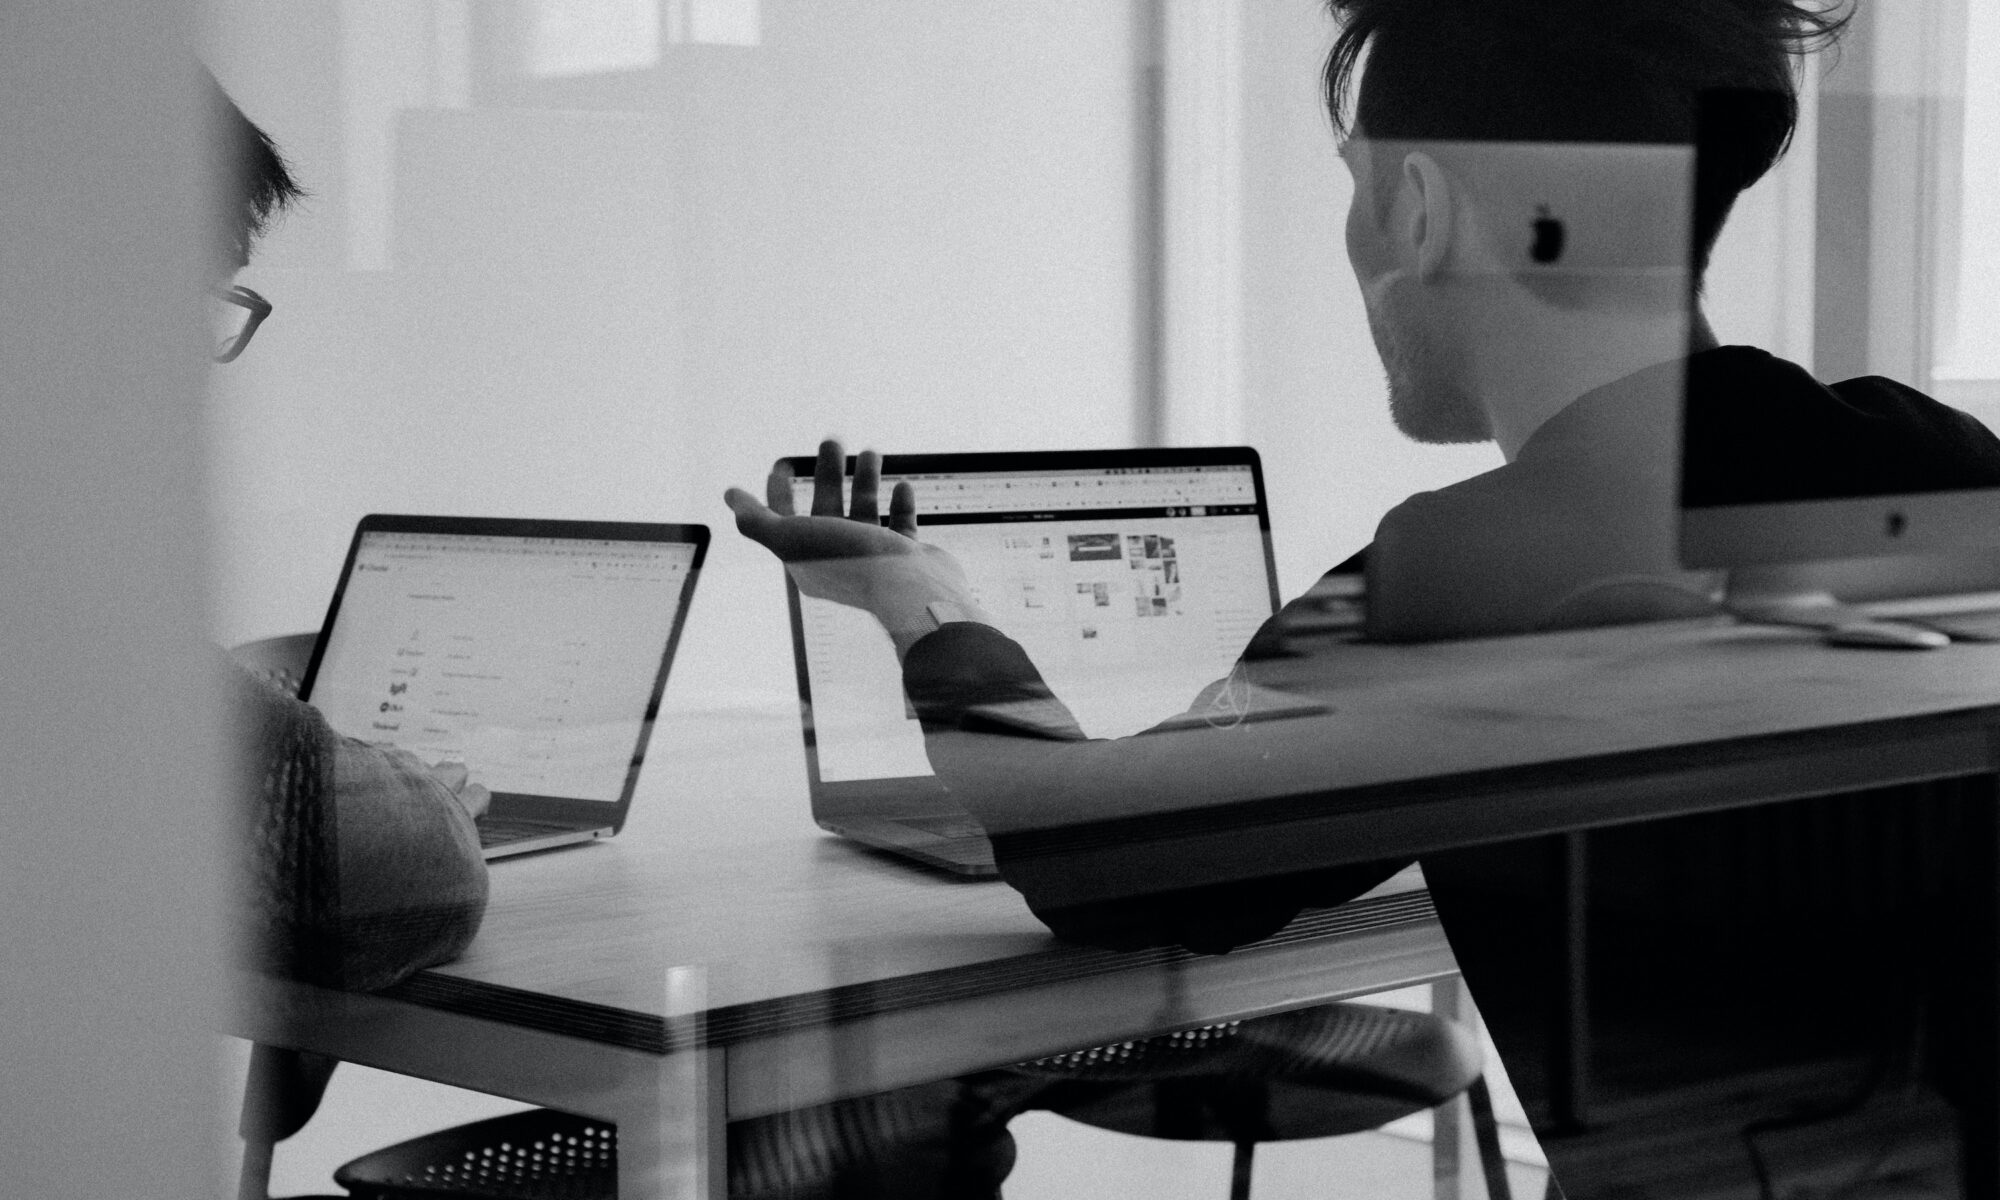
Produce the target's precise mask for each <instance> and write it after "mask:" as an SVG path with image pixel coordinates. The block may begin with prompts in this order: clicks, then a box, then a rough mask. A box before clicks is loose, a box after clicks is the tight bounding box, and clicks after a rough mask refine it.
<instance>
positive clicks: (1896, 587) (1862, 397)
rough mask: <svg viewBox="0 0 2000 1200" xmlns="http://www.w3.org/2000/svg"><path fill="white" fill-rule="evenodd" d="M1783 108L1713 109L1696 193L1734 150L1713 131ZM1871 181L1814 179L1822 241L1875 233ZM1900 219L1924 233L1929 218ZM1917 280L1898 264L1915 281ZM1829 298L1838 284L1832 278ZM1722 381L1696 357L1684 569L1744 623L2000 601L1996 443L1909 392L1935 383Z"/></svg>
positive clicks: (1826, 174)
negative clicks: (1996, 596)
mask: <svg viewBox="0 0 2000 1200" xmlns="http://www.w3.org/2000/svg"><path fill="white" fill-rule="evenodd" d="M1776 103H1782V98H1779V97H1776V96H1774V95H1773V94H1769V93H1755V92H1740V91H1738V92H1718V93H1713V94H1710V95H1707V96H1705V97H1704V100H1703V104H1702V109H1701V116H1700V121H1699V124H1698V128H1697V137H1696V154H1695V170H1696V181H1697V182H1696V190H1697V193H1698V194H1702V193H1706V192H1707V191H1709V190H1710V188H1711V184H1712V182H1713V180H1714V178H1715V176H1716V174H1717V173H1719V172H1726V171H1727V170H1728V169H1729V164H1728V157H1727V156H1728V151H1727V149H1726V142H1727V139H1726V137H1719V136H1718V132H1719V131H1724V130H1727V129H1728V128H1730V126H1731V125H1732V124H1740V123H1741V122H1742V120H1743V119H1744V117H1745V113H1746V111H1747V110H1749V109H1753V108H1754V107H1756V106H1759V105H1769V104H1776ZM1867 182H1868V180H1867V179H1866V178H1860V179H1854V180H1844V181H1843V180H1842V179H1840V178H1839V175H1838V173H1837V172H1830V171H1828V170H1822V171H1821V172H1820V192H1819V196H1818V206H1819V209H1820V216H1819V219H1818V221H1817V226H1818V231H1819V233H1820V236H1821V237H1827V236H1828V235H1829V233H1830V232H1831V231H1833V230H1839V229H1848V230H1852V229H1855V228H1865V227H1867V226H1868V225H1869V223H1870V220H1871V218H1870V216H1869V206H1870V205H1871V204H1876V203H1879V199H1880V198H1879V197H1878V196H1874V195H1871V193H1870V190H1869V189H1868V188H1867V187H1865V186H1864V185H1865V184H1866V183H1867ZM1830 184H1831V186H1830ZM1906 215H1907V218H1908V219H1909V220H1926V219H1929V214H1926V213H1924V212H1921V211H1916V212H1911V213H1909V214H1906ZM1932 241H1934V239H1928V238H1918V239H1915V240H1914V244H1915V245H1917V246H1924V245H1927V244H1929V243H1931V242H1932ZM1846 249H1847V251H1848V252H1850V256H1851V255H1858V256H1859V258H1860V259H1861V260H1862V263H1863V264H1864V265H1860V266H1858V267H1857V269H1859V270H1863V271H1866V270H1869V269H1870V268H1868V267H1867V266H1866V265H1865V262H1866V260H1867V259H1868V258H1869V256H1870V249H1871V248H1870V247H1869V246H1868V245H1865V244H1863V245H1850V246H1847V247H1846ZM1878 257H1879V256H1878ZM1822 261H1824V259H1822ZM1923 265H1924V264H1921V263H1909V264H1904V266H1905V267H1906V268H1908V269H1909V274H1910V275H1911V276H1912V277H1915V278H1922V277H1923V275H1924V272H1923V271H1922V270H1920V269H1917V268H1920V267H1922V266H1923ZM1819 286H1820V287H1821V288H1822V289H1824V288H1826V287H1828V286H1835V284H1834V281H1830V280H1828V279H1826V278H1822V279H1820V280H1819ZM1928 302H1929V298H1928V296H1918V297H1912V298H1910V301H1909V303H1910V304H1912V305H1922V304H1927V303H1928ZM1967 316H1969V314H1960V319H1961V320H1962V321H1963V320H1965V319H1966V318H1967ZM1992 316H2000V314H1989V317H1992ZM1862 332H1864V333H1865V332H1866V331H1865V329H1864V330H1863V331H1862ZM1819 333H1820V336H1821V337H1822V338H1823V339H1824V338H1825V337H1827V336H1829V331H1828V330H1826V329H1821V330H1820V331H1819ZM1843 373H1844V372H1843ZM1717 378H1718V377H1717V375H1716V374H1715V373H1714V372H1712V371H1707V372H1705V371H1704V359H1703V356H1702V355H1701V354H1699V353H1695V354H1691V355H1690V357H1689V367H1688V373H1687V381H1686V389H1687V390H1686V395H1685V398H1684V404H1683V409H1682V412H1683V417H1682V426H1681V439H1680V440H1681V446H1680V455H1681V479H1680V488H1679V556H1680V560H1681V562H1682V564H1683V565H1684V566H1686V567H1689V568H1693V569H1701V568H1726V569H1727V571H1728V589H1727V603H1728V605H1729V606H1730V607H1731V608H1732V609H1733V610H1734V611H1736V612H1738V613H1739V614H1740V615H1745V616H1752V617H1767V618H1773V619H1784V617H1785V616H1787V615H1790V616H1793V617H1799V616H1801V615H1803V616H1804V618H1805V619H1804V620H1802V621H1801V623H1806V624H1826V623H1829V620H1830V618H1829V617H1828V616H1827V615H1826V614H1831V613H1837V612H1838V611H1839V610H1838V609H1837V608H1829V607H1827V606H1829V605H1832V604H1833V603H1834V601H1835V600H1836V599H1838V600H1839V601H1845V602H1850V603H1851V602H1860V601H1873V600H1882V599H1890V598H1897V597H1905V596H1916V595H1927V594H1939V593H1948V592H1973V591H1995V590H2000V441H1996V440H1995V439H1994V435H1993V433H1992V431H1989V430H1988V429H1987V428H1986V426H1985V425H1984V424H1983V423H1981V422H1980V421H1978V420H1977V419H1976V418H1974V417H1972V416H1970V415H1968V414H1966V413H1963V412H1959V411H1957V410H1955V409H1950V408H1946V407H1944V406H1941V405H1937V404H1935V402H1933V401H1932V400H1931V399H1930V398H1929V397H1928V396H1925V395H1923V394H1922V392H1921V391H1919V390H1917V389H1916V388H1912V387H1910V386H1908V384H1909V383H1911V382H1914V383H1915V384H1916V385H1917V387H1918V388H1921V387H1922V386H1924V385H1925V383H1926V382H1927V381H1925V380H1921V379H1919V380H1914V381H1892V380H1887V379H1883V378H1880V377H1879V376H1864V377H1862V378H1858V379H1854V380H1848V381H1835V380H1823V381H1821V382H1822V383H1825V384H1830V385H1832V386H1831V388H1830V390H1829V391H1827V392H1825V393H1823V394H1821V395H1818V396H1810V395H1800V394H1795V393H1794V392H1793V390H1792V389H1791V388H1790V387H1789V385H1787V386H1785V387H1784V388H1783V389H1782V390H1776V389H1774V390H1765V389H1761V388H1759V387H1758V386H1755V385H1752V384H1746V383H1743V382H1741V381H1731V382H1727V383H1724V384H1722V385H1721V386H1718V384H1717ZM1771 378H1773V379H1776V378H1778V376H1776V375H1773V376H1772V377H1771ZM1800 378H1801V379H1803V377H1802V376H1801V377H1800ZM1807 382H1809V381H1807ZM1753 412H1754V413H1757V414H1760V415H1757V416H1750V415H1748V414H1751V413H1753Z"/></svg>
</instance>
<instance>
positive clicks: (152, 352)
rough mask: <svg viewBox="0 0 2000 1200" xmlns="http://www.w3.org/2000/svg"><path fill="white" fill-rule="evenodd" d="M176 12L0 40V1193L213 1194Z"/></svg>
mask: <svg viewBox="0 0 2000 1200" xmlns="http://www.w3.org/2000/svg"><path fill="white" fill-rule="evenodd" d="M188 16H189V14H188V12H187V10H186V9H185V8H184V7H183V6H182V5H181V4H179V3H173V2H171V0H166V2H163V0H74V2H72V3H65V4H61V5H25V6H24V5H14V6H10V7H9V9H8V10H7V12H6V14H5V15H4V16H0V110H4V111H5V112H7V113H8V114H9V117H8V119H7V121H6V122H5V123H4V125H0V162H4V163H5V164H6V168H5V170H4V171H0V310H4V311H5V313H6V320H5V322H4V323H0V395H4V396H5V397H6V409H5V411H6V422H5V434H4V436H0V512H4V513H5V514H6V528H5V533H4V534H0V547H4V551H5V559H6V562H5V566H4V568H0V729H4V734H0V737H4V748H0V824H4V827H5V830H6V833H5V836H4V838H0V911H4V912H5V913H6V920H5V921H4V923H0V963H4V969H0V1080H4V1081H5V1082H4V1085H3V1086H0V1130H4V1131H5V1136H4V1138H0V1180H4V1181H5V1182H4V1183H0V1189H4V1190H5V1192H6V1193H7V1194H8V1195H10V1196H35V1197H51V1198H58V1200H60V1198H64V1197H76V1198H77V1200H101V1198H102V1197H123V1196H142V1195H145V1196H151V1195H158V1196H201V1195H208V1194H213V1193H214V1191H215V1187H216V1182H217V1179H216V1175H215V1167H216V1163H215V1160H214V1157H213V1154H212V1149H213V1145H214V1143H213V1140H212V1137H211V1135H210V1131H211V1129H212V1127H213V1123H214V1119H215V1118H214V1112H215V1108H216V1106H217V1105H218V1104H219V1103H220V1096H219V1091H218V1089H217V1087H216V1079H215V1074H214V1070H213V1060H212V1044H211V1040H210V1037H209V1036H208V1034H207V1033H206V1030H207V1029H209V1028H210V1027H212V1024H213V1023H214V1021H215V1020H216V1006H217V1003H218V1002H219V1000H220V999H221V997H220V996H218V995H216V994H214V993H213V992H212V991H211V986H212V982H213V980H214V978H215V975H216V972H215V971H214V969H213V967H214V964H215V962H216V957H215V955H214V947H213V943H212V937H211V935H212V932H213V926H214V921H213V917H214V913H213V908H214V903H215V900H216V897H215V896H213V895H211V894H210V892H209V890H208V888H207V886H206V883H207V881H209V880H212V879H213V878H214V877H215V874H216V863H217V860H218V855H217V853H216V851H217V847H216V846H215V845H214V843H213V839H214V837H215V834H216V831H217V830H218V828H219V824H220V822H219V813H220V811H221V796H222V793H221V792H220V790H219V789H218V788H217V786H216V778H215V771H214V768H215V759H216V750H217V746H218V739H217V737H216V729H215V723H214V721H213V719H212V712H211V709H212V705H213V702H214V697H213V695H212V691H211V684H212V680H211V678H210V676H209V674H208V667H209V665H210V661H211V660H210V658H209V656H208V655H207V654H205V653H203V648H202V646H201V625H202V623H203V620H204V613H203V611H202V605H203V584H204V582H205V575H206V571H205V563H204V558H203V552H202V529H201V521H200V517H199V508H198V506H199V502H200V488H199V485H198V480H199V477H200V452H201V445H200V442H199V440H198V427H197V419H196V418H197V413H198V410H199V397H200V389H201V386H202V379H203V375H204V369H205V366H206V363H205V360H204V358H203V351H204V350H205V348H206V347H205V342H204V334H203V331H202V328H201V318H200V309H199V298H200V291H199V285H200V276H199V273H198V271H197V269H196V265H197V261H198V257H197V256H198V253H199V252H200V250H201V249H202V248H203V246H204V244H205V243H204V242H203V240H202V238H203V237H204V236H205V234H206V231H207V226H206V224H203V223H198V222H197V221H196V214H197V213H198V212H199V207H198V203H199V202H198V195H197V192H196V189H195V180H196V174H195V171H194V163H195V160H196V154H195V150H196V147H197V146H198V145H199V143H198V141H197V140H196V139H197V132H196V113H197V110H196V109H195V107H194V101H195V93H194V83H195V76H194V72H193V64H192V63H191V61H190V60H189V58H188V56H187V54H186V51H185V49H184V47H185V45H186V32H187V26H186V21H187V19H188Z"/></svg>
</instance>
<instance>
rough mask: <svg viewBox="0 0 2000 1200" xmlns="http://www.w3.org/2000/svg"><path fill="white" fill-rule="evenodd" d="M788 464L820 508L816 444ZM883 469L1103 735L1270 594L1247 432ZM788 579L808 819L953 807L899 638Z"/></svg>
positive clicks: (1153, 704) (924, 529)
mask: <svg viewBox="0 0 2000 1200" xmlns="http://www.w3.org/2000/svg"><path fill="white" fill-rule="evenodd" d="M791 466H792V471H793V475H794V483H793V487H794V504H795V506H796V510H797V511H799V512H808V511H810V510H811V501H812V473H813V462H812V459H810V458H795V459H792V460H791ZM853 469H854V463H853V460H852V459H850V460H849V462H848V471H849V473H850V474H851V473H852V471H853ZM882 474H883V481H884V489H883V490H884V494H885V495H886V494H887V491H888V489H889V487H890V486H891V485H892V484H893V482H894V481H898V480H907V481H909V483H910V484H911V485H912V486H913V487H914V488H915V489H916V493H917V513H918V523H919V529H920V534H919V536H921V537H922V539H923V540H924V541H926V542H930V543H932V544H934V545H938V546H941V547H943V548H944V549H946V550H949V551H950V552H951V553H952V554H953V556H955V557H956V558H957V559H958V561H959V562H960V564H961V565H963V566H964V568H965V572H966V578H967V581H968V582H969V583H970V585H971V587H972V590H973V593H974V594H975V596H976V597H977V599H978V601H979V604H980V606H981V607H982V608H983V609H985V611H986V612H987V613H989V614H991V615H992V616H993V618H994V619H995V621H996V622H997V623H998V624H999V627H1000V628H1001V630H1002V631H1003V632H1005V633H1006V634H1007V635H1008V636H1010V637H1012V638H1014V639H1015V640H1016V641H1018V642H1020V643H1021V644H1022V646H1023V647H1024V648H1026V650H1027V651H1028V654H1029V656H1030V657H1031V658H1033V660H1034V662H1035V664H1036V665H1037V666H1038V667H1040V668H1041V670H1042V672H1043V674H1044V676H1045V677H1046V678H1047V680H1048V682H1049V685H1050V686H1051V687H1052V688H1054V689H1055V692H1056V694H1057V695H1059V696H1061V697H1062V698H1063V699H1064V701H1066V702H1067V703H1068V704H1069V705H1070V708H1071V711H1072V712H1073V713H1074V715H1075V716H1076V718H1077V720H1078V722H1079V723H1080V724H1081V725H1082V726H1083V728H1084V730H1085V731H1086V732H1087V733H1090V734H1091V735H1093V736H1102V737H1118V736H1123V735H1126V734H1130V733H1136V732H1138V731H1139V730H1142V729H1145V728H1147V727H1149V726H1151V725H1153V724H1155V723H1157V722H1159V721H1161V720H1164V719H1166V718H1168V717H1170V716H1173V715H1175V714H1177V713H1179V712H1181V711H1182V710H1183V709H1184V708H1185V707H1186V705H1187V704H1188V703H1189V702H1190V701H1191V700H1193V699H1194V696H1195V694H1196V693H1197V692H1198V691H1199V690H1200V689H1201V688H1202V687H1203V686H1205V685H1207V684H1208V683H1211V682H1213V681H1214V680H1216V679H1219V678H1221V677H1223V676H1225V675H1227V674H1228V673H1229V671H1230V669H1231V667H1232V666H1233V665H1234V663H1235V661H1236V659H1237V657H1238V656H1239V655H1240V654H1241V653H1242V651H1243V647H1244V645H1245V644H1246V643H1247V642H1248V641H1249V640H1250V638H1251V635H1252V634H1254V633H1255V632H1256V631H1257V629H1258V627H1259V626H1260V625H1262V624H1263V622H1264V621H1265V620H1266V619H1267V618H1269V617H1270V616H1271V614H1272V613H1273V612H1275V611H1277V605H1278V577H1277V567H1276V564H1275V562H1274V560H1273V556H1272V553H1271V538H1270V517H1269V513H1268V511H1267V509H1266V507H1265V498H1264V479H1263V469H1262V466H1261V464H1260V463H1259V460H1258V458H1257V452H1256V451H1254V450H1251V449H1249V448H1248V447H1221V448H1201V449H1179V450H1086V451H1046V452H1029V453H1008V454H910V455H890V456H888V457H886V458H885V459H884V460H883V467H882ZM885 507H886V506H885ZM786 590H787V593H788V596H789V600H790V607H791V621H792V646H793V651H794V659H795V662H796V665H797V669H798V682H799V702H800V707H801V710H802V713H803V717H804V729H805V747H806V770H807V776H808V779H809V781H810V786H811V792H812V801H813V816H814V818H815V819H816V820H818V821H819V822H820V823H822V824H827V823H837V822H838V821H839V820H840V819H842V818H844V817H852V816H866V817H889V818H894V817H897V816H923V815H932V814H937V813H939V812H951V811H955V810H956V808H957V806H956V805H955V804H953V803H952V801H951V799H950V795H949V793H948V792H947V791H946V789H945V787H944V785H943V784H942V783H941V782H939V780H938V779H937V777H936V776H935V775H934V774H933V773H932V772H931V769H930V762H929V759H928V758H927V757H926V755H925V752H924V742H923V733H922V730H921V729H920V728H919V726H918V724H917V721H916V719H915V714H914V713H913V712H912V711H911V710H910V707H909V704H908V701H907V700H906V699H905V698H904V695H903V685H902V675H901V671H900V669H899V668H898V665H897V662H896V655H895V651H894V650H893V649H892V648H891V646H890V644H889V639H888V635H887V634H885V633H884V632H883V631H882V630H881V628H880V627H879V626H877V625H876V623H875V621H874V620H873V618H871V617H869V616H868V615H867V614H865V613H863V612H860V611H858V610H855V609H851V608H845V607H843V606H841V605H838V604H835V603H832V602H831V601H826V600H819V599H815V598H813V597H810V596H801V595H800V594H799V591H798V589H797V588H796V587H795V586H793V585H792V584H791V582H790V580H789V579H787V581H786Z"/></svg>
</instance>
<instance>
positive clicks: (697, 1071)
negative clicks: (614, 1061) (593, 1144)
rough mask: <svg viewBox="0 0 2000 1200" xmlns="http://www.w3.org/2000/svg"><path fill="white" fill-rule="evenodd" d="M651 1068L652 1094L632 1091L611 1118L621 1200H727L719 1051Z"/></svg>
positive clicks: (677, 1057) (691, 1053) (689, 1054)
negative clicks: (653, 1070) (653, 1073)
mask: <svg viewBox="0 0 2000 1200" xmlns="http://www.w3.org/2000/svg"><path fill="white" fill-rule="evenodd" d="M656 1061H657V1062H658V1064H659V1070H658V1073H657V1075H656V1076H655V1080H654V1083H655V1085H656V1086H652V1087H647V1086H645V1085H643V1084H639V1085H636V1086H634V1087H633V1088H632V1090H631V1094H630V1099H629V1100H628V1101H627V1102H626V1103H625V1104H624V1105H623V1107H622V1109H621V1111H620V1112H619V1114H618V1116H617V1118H616V1120H617V1122H618V1198H619V1200H728V1191H729V1171H728V1163H727V1161H726V1155H727V1144H728V1143H727V1131H728V1123H727V1122H728V1117H727V1113H726V1111H725V1103H724V1092H725V1089H724V1087H723V1079H722V1069H723V1056H722V1051H720V1050H718V1049H704V1050H686V1051H681V1052H678V1053H674V1054H669V1055H667V1056H665V1057H664V1058H660V1059H658V1060H656Z"/></svg>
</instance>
